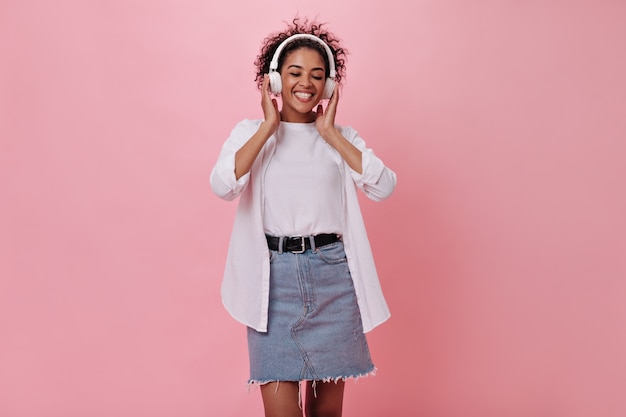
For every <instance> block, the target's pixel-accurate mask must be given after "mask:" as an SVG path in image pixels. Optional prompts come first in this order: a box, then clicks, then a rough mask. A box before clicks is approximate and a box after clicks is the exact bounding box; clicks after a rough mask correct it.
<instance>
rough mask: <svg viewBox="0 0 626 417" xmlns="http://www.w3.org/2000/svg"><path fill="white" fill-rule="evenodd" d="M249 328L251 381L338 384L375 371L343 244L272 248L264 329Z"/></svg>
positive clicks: (260, 382)
mask: <svg viewBox="0 0 626 417" xmlns="http://www.w3.org/2000/svg"><path fill="white" fill-rule="evenodd" d="M247 331H248V352H249V355H250V380H249V381H248V382H249V383H250V384H264V383H267V382H273V381H307V380H308V381H325V382H327V381H335V382H337V381H338V380H345V379H348V378H358V377H361V376H366V375H369V374H373V373H374V371H375V368H374V365H373V364H372V360H371V358H370V353H369V348H368V345H367V340H366V337H365V334H364V333H363V324H362V322H361V314H360V312H359V307H358V305H357V299H356V294H355V292H354V285H353V283H352V277H351V275H350V270H349V268H348V262H347V259H346V254H345V252H344V249H343V243H342V242H336V243H331V244H330V245H325V246H322V247H319V248H315V249H314V250H307V251H305V252H304V253H291V252H282V253H279V252H277V251H270V300H269V320H268V330H267V332H266V333H262V332H257V331H256V330H254V329H252V328H248V330H247Z"/></svg>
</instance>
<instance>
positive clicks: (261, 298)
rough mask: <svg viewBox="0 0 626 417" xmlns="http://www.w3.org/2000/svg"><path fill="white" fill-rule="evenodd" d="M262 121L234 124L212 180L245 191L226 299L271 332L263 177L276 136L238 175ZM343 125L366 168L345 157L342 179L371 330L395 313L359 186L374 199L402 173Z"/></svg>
mask: <svg viewBox="0 0 626 417" xmlns="http://www.w3.org/2000/svg"><path fill="white" fill-rule="evenodd" d="M261 122H262V121H261V120H242V121H241V122H239V123H238V124H237V125H236V126H235V127H234V128H233V130H232V132H231V134H230V136H229V138H228V139H227V140H226V142H225V143H224V145H223V146H222V150H221V152H220V155H219V157H218V160H217V162H216V164H215V166H214V167H213V170H212V171H211V177H210V182H211V188H212V190H213V192H214V193H215V194H216V195H217V196H219V197H221V198H223V199H225V200H233V199H235V198H237V197H239V204H238V206H237V212H236V215H235V221H234V224H233V229H232V233H231V238H230V243H229V246H228V254H227V258H226V265H225V268H224V277H223V280H222V287H221V292H222V302H223V303H224V307H225V308H226V310H227V311H228V312H229V313H230V314H231V315H232V316H233V318H235V319H236V320H237V321H239V322H241V323H243V324H245V325H246V326H249V327H251V328H253V329H255V330H257V331H259V332H266V331H267V320H268V306H269V286H270V282H269V276H270V265H269V251H268V249H267V242H266V239H265V233H264V226H263V200H264V198H265V190H264V186H263V177H264V175H265V170H266V169H267V166H268V163H269V160H270V159H271V157H272V155H273V154H274V152H275V150H276V137H275V136H272V137H270V138H269V139H268V140H267V142H266V143H265V145H264V146H263V148H262V149H261V152H259V155H258V156H257V158H256V160H255V161H254V163H253V165H252V168H251V170H250V172H248V173H247V174H245V175H243V176H242V177H240V178H239V180H237V179H236V178H235V153H236V152H237V150H238V149H239V148H241V146H243V144H244V143H246V142H247V141H248V140H249V139H250V138H251V137H252V135H254V133H256V131H257V130H258V128H259V125H260V124H261ZM338 128H339V129H340V131H341V133H342V135H343V136H344V137H345V138H346V139H347V140H348V141H350V142H351V143H352V144H353V145H354V146H356V147H357V148H358V149H359V150H361V152H362V160H361V162H362V167H363V172H362V174H358V173H357V172H355V171H353V170H351V169H350V167H349V166H348V164H347V163H346V162H345V161H343V160H341V161H342V162H340V163H339V165H338V167H339V170H340V175H341V179H342V181H341V182H342V193H343V199H342V202H343V212H344V216H343V222H344V224H343V225H342V229H343V243H344V249H345V252H346V256H347V258H348V266H349V268H350V274H351V276H352V280H353V282H354V289H355V292H356V296H357V302H358V304H359V310H360V312H361V319H362V321H363V331H364V332H368V331H370V330H372V329H373V328H374V327H376V326H377V325H379V324H381V323H382V322H384V321H386V320H387V319H388V318H389V316H390V313H389V308H388V306H387V303H386V301H385V298H384V296H383V292H382V289H381V286H380V282H379V279H378V274H377V272H376V266H375V264H374V259H373V256H372V251H371V247H370V244H369V240H368V237H367V233H366V230H365V224H364V222H363V217H362V215H361V210H360V207H359V202H358V197H357V187H358V188H359V189H361V190H362V191H363V192H364V193H365V195H366V196H367V197H369V198H370V199H372V200H375V201H379V200H382V199H384V198H387V197H388V196H389V195H391V193H392V192H393V190H394V188H395V186H396V174H395V173H394V172H393V171H392V170H390V169H389V168H387V167H386V166H385V165H384V164H383V162H382V161H381V160H380V159H379V158H378V157H376V156H375V155H374V152H373V151H372V150H371V149H368V148H367V147H366V144H365V141H363V139H362V138H361V137H360V136H359V135H358V134H357V132H356V131H355V130H354V129H352V128H350V127H338Z"/></svg>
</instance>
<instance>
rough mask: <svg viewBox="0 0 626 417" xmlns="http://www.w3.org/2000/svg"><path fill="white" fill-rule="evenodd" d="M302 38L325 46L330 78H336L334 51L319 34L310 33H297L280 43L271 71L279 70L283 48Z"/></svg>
mask: <svg viewBox="0 0 626 417" xmlns="http://www.w3.org/2000/svg"><path fill="white" fill-rule="evenodd" d="M301 38H306V39H311V40H313V41H315V42H317V43H319V44H320V45H322V46H323V47H324V49H325V50H326V55H328V66H329V78H333V79H334V78H335V74H336V72H335V58H333V51H331V49H330V47H329V46H328V44H327V43H326V42H324V41H323V40H321V39H320V38H318V37H317V36H315V35H311V34H308V33H297V34H295V35H292V36H290V37H288V38H287V39H285V40H284V41H283V42H282V43H281V44H280V45H278V48H277V49H276V52H274V56H273V57H272V61H271V62H270V72H272V71H276V70H278V59H279V58H280V53H281V52H282V50H283V48H284V47H285V46H286V45H287V44H288V43H290V42H291V41H293V40H295V39H301Z"/></svg>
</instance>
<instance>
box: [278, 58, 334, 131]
mask: <svg viewBox="0 0 626 417" xmlns="http://www.w3.org/2000/svg"><path fill="white" fill-rule="evenodd" d="M280 77H281V80H282V84H283V89H282V93H281V96H282V103H283V106H282V109H281V112H280V113H281V116H282V120H283V121H285V122H300V123H307V122H312V121H314V120H315V113H314V112H313V111H312V110H313V109H314V108H315V106H316V105H317V103H319V101H320V99H321V98H322V93H323V92H324V84H325V83H326V65H325V64H324V59H323V58H322V56H321V55H320V53H319V52H318V51H316V50H315V49H311V48H306V47H303V48H299V49H296V50H294V51H292V52H290V53H289V55H287V56H286V57H285V60H284V62H283V65H282V68H281V71H280Z"/></svg>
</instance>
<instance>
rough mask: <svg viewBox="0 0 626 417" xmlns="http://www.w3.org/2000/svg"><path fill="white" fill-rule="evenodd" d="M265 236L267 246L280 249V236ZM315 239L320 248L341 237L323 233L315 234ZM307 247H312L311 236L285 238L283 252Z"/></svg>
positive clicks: (337, 240) (301, 250)
mask: <svg viewBox="0 0 626 417" xmlns="http://www.w3.org/2000/svg"><path fill="white" fill-rule="evenodd" d="M265 237H266V238H267V247H268V248H269V249H270V250H278V242H279V241H280V238H279V237H276V236H268V235H265ZM313 240H314V241H315V247H316V248H320V247H322V246H324V245H330V244H331V243H335V242H339V241H340V240H341V238H340V237H339V236H338V235H336V234H334V233H332V234H327V233H323V234H319V235H316V236H313ZM307 249H311V239H310V238H309V236H298V237H284V238H283V252H293V253H302V252H304V251H306V250H307Z"/></svg>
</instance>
